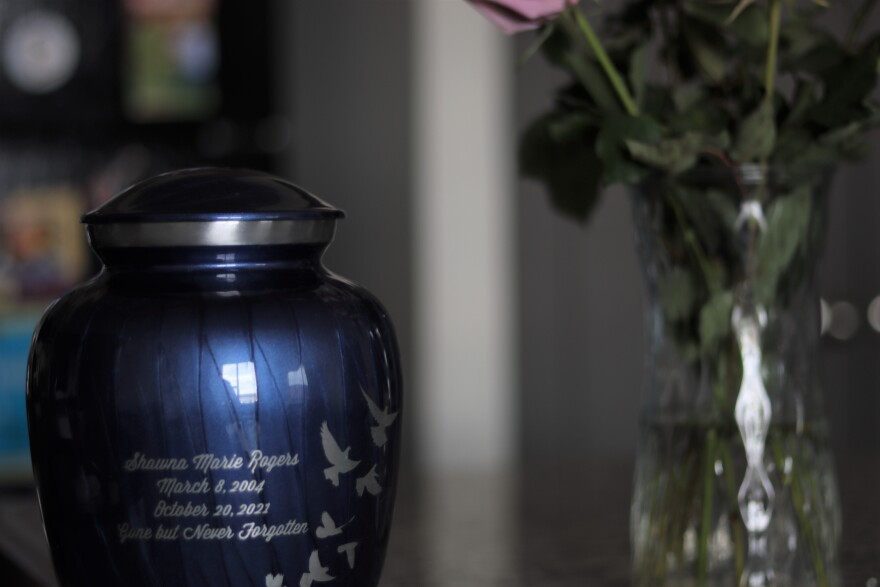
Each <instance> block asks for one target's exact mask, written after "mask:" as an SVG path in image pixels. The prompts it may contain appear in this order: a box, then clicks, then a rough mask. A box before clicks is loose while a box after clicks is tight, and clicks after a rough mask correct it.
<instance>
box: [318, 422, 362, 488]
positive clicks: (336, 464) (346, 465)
mask: <svg viewBox="0 0 880 587" xmlns="http://www.w3.org/2000/svg"><path fill="white" fill-rule="evenodd" d="M321 445H322V446H323V447H324V456H326V457H327V461H328V462H329V463H330V465H332V466H330V467H328V468H326V469H324V477H326V478H327V480H328V481H330V483H332V484H333V486H334V487H339V474H340V473H348V472H349V471H352V470H354V468H355V467H357V466H358V464H359V463H360V461H353V460H351V459H350V458H349V457H348V452H349V451H350V450H351V447H348V448H346V449H345V450H342V449H341V448H339V444H337V443H336V439H335V438H333V435H332V434H331V433H330V428H328V427H327V421H326V420H325V421H324V422H323V423H322V424H321Z"/></svg>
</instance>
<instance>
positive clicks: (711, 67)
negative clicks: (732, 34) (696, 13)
mask: <svg viewBox="0 0 880 587" xmlns="http://www.w3.org/2000/svg"><path fill="white" fill-rule="evenodd" d="M681 28H682V32H683V33H684V40H685V43H686V44H687V47H688V48H689V49H690V52H691V55H692V57H693V59H694V60H695V61H696V63H697V65H698V66H699V68H700V70H701V71H702V72H703V73H705V74H706V76H707V77H708V78H709V79H710V80H712V81H713V82H715V83H718V82H720V81H722V80H723V79H724V77H725V75H727V65H728V63H730V60H729V59H728V56H727V54H726V52H725V51H726V48H725V47H724V44H723V40H724V39H723V37H721V36H720V35H717V34H716V35H715V36H713V35H712V33H711V32H710V31H707V30H706V27H704V26H700V24H699V22H694V21H691V20H689V19H685V18H683V19H682V20H681Z"/></svg>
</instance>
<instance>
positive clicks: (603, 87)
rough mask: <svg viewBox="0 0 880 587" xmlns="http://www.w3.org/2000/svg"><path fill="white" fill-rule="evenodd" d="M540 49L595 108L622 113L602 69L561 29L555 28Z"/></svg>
mask: <svg viewBox="0 0 880 587" xmlns="http://www.w3.org/2000/svg"><path fill="white" fill-rule="evenodd" d="M542 49H543V51H544V54H545V55H546V56H547V58H548V59H549V60H550V61H551V62H552V63H555V64H556V65H558V66H560V67H562V68H565V69H567V70H568V71H570V72H571V74H572V76H573V77H574V78H575V79H576V80H577V81H578V82H579V83H580V84H581V86H583V88H584V89H585V90H586V91H587V93H588V94H589V95H590V97H591V98H592V99H593V101H594V102H595V104H596V106H598V107H599V108H600V109H602V110H605V111H608V112H621V111H622V109H621V106H620V102H619V101H618V99H617V96H616V95H615V93H614V88H612V87H611V83H610V82H609V81H608V78H607V77H606V76H605V74H604V73H603V72H602V69H601V68H600V67H599V65H598V64H597V63H596V61H595V60H593V59H592V58H591V57H590V56H588V55H587V54H586V53H584V52H583V51H579V50H578V48H577V47H575V46H574V45H573V43H572V42H571V39H570V38H569V37H568V34H567V33H566V32H565V29H564V28H563V27H556V30H555V31H554V32H553V34H551V35H550V36H549V37H548V38H547V40H546V41H544V44H543V45H542Z"/></svg>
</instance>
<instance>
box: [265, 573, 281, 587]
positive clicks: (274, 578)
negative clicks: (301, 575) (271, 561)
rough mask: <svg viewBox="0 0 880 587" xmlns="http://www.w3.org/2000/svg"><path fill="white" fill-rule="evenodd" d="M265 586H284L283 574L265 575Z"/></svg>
mask: <svg viewBox="0 0 880 587" xmlns="http://www.w3.org/2000/svg"><path fill="white" fill-rule="evenodd" d="M266 587H284V574H283V573H278V574H277V575H273V574H271V573H270V574H268V575H266Z"/></svg>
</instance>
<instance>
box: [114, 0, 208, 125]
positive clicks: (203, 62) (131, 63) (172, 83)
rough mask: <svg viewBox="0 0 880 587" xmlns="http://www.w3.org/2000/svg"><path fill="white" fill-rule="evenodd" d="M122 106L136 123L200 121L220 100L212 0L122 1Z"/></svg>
mask: <svg viewBox="0 0 880 587" xmlns="http://www.w3.org/2000/svg"><path fill="white" fill-rule="evenodd" d="M125 8H126V13H127V17H128V47H127V51H128V55H127V67H126V68H125V71H126V74H127V80H126V81H127V83H126V96H125V109H126V113H127V114H128V116H129V117H130V118H131V119H132V120H134V121H136V122H170V121H181V120H201V119H204V118H207V117H209V116H210V115H212V114H214V112H215V111H216V109H217V106H218V105H219V98H220V96H219V88H218V85H217V79H216V75H217V71H218V65H219V52H220V51H219V42H218V39H217V31H216V25H215V22H214V13H215V11H216V2H215V1H214V0H178V1H173V2H172V1H168V0H152V1H151V0H127V1H126V2H125Z"/></svg>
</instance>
